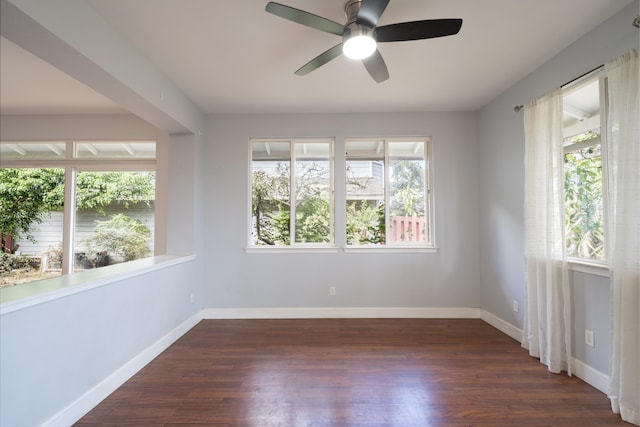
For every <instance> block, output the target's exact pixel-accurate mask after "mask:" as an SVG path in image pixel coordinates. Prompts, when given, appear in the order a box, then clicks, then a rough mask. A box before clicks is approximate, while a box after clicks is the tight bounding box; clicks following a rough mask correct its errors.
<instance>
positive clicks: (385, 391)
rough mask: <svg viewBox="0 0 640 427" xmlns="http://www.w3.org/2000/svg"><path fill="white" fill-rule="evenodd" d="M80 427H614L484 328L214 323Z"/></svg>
mask: <svg viewBox="0 0 640 427" xmlns="http://www.w3.org/2000/svg"><path fill="white" fill-rule="evenodd" d="M76 425H77V426H116V425H118V426H174V427H176V426H219V427H221V426H258V427H269V426H345V427H347V426H388V427H405V426H407V427H408V426H416V427H428V426H438V427H440V426H446V427H450V426H453V427H455V426H464V427H469V426H474V427H478V426H615V425H624V426H628V425H629V424H626V423H624V422H623V421H621V420H620V419H619V417H618V416H616V415H614V414H613V413H612V412H611V409H610V406H609V400H608V399H607V397H606V396H605V395H604V394H602V393H600V392H599V391H597V390H596V389H594V388H592V387H591V386H589V385H587V384H586V383H584V382H582V381H581V380H579V379H578V378H576V377H573V378H570V377H568V376H566V375H564V374H563V375H554V374H551V373H549V372H548V371H547V369H546V367H545V366H543V365H541V364H540V363H539V362H538V360H537V359H533V358H531V357H529V356H528V354H527V352H526V351H525V350H523V349H522V348H521V347H520V344H519V343H518V342H516V341H514V340H512V339H511V338H509V337H507V336H506V335H504V334H502V333H501V332H499V331H498V330H496V329H494V328H493V327H491V326H490V325H488V324H486V323H484V322H483V321H481V320H477V319H321V320H320V319H314V320H309V319H306V320H205V321H202V322H200V323H199V324H198V325H197V326H196V327H194V328H193V329H192V330H191V331H189V332H188V333H187V334H185V335H184V336H183V337H182V338H181V339H180V340H179V341H177V342H176V343H175V344H174V345H172V346H171V347H170V348H169V349H167V350H166V351H165V352H164V353H162V354H161V355H160V356H159V357H158V358H157V359H155V360H154V361H153V362H151V363H150V364H149V365H147V366H146V367H145V368H144V369H142V370H141V371H140V372H139V373H138V374H137V375H135V376H134V377H133V378H131V379H130V380H129V381H128V382H127V383H125V384H124V385H123V386H122V387H120V388H119V389H118V390H117V391H115V392H114V393H113V394H112V395H111V396H109V397H108V398H107V399H106V400H104V401H103V402H102V403H101V404H100V405H98V406H97V407H95V408H94V409H93V410H92V411H91V412H90V413H89V414H87V415H86V416H85V417H83V418H82V419H81V420H80V421H79V422H78V423H77V424H76Z"/></svg>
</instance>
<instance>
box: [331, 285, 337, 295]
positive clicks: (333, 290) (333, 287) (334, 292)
mask: <svg viewBox="0 0 640 427" xmlns="http://www.w3.org/2000/svg"><path fill="white" fill-rule="evenodd" d="M335 294H336V287H335V286H329V295H331V296H335Z"/></svg>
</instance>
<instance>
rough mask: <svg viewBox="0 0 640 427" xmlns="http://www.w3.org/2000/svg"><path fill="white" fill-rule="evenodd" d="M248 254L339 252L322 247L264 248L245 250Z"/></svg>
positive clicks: (331, 248)
mask: <svg viewBox="0 0 640 427" xmlns="http://www.w3.org/2000/svg"><path fill="white" fill-rule="evenodd" d="M245 252H246V253H248V254H258V253H262V254H280V253H296V254H335V253H337V252H338V248H336V247H320V246H315V247H314V246H264V247H257V246H255V247H249V248H245Z"/></svg>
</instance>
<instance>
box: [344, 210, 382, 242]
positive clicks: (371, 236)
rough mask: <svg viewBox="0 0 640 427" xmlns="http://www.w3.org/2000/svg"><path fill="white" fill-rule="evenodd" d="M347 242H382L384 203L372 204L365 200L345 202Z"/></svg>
mask: <svg viewBox="0 0 640 427" xmlns="http://www.w3.org/2000/svg"><path fill="white" fill-rule="evenodd" d="M346 220H347V244H348V245H358V244H363V243H368V244H384V242H385V220H384V203H380V204H379V205H377V206H372V205H371V204H369V203H368V202H367V201H366V200H360V202H359V203H358V201H353V202H349V203H348V204H347V215H346Z"/></svg>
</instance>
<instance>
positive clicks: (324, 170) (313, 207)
mask: <svg viewBox="0 0 640 427" xmlns="http://www.w3.org/2000/svg"><path fill="white" fill-rule="evenodd" d="M250 144H251V221H250V223H251V232H250V237H249V246H250V247H269V246H280V247H283V246H285V247H332V246H334V191H333V185H334V184H333V182H334V181H333V159H334V154H333V153H334V151H333V139H329V138H300V139H287V140H277V139H252V140H251V141H250Z"/></svg>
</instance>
